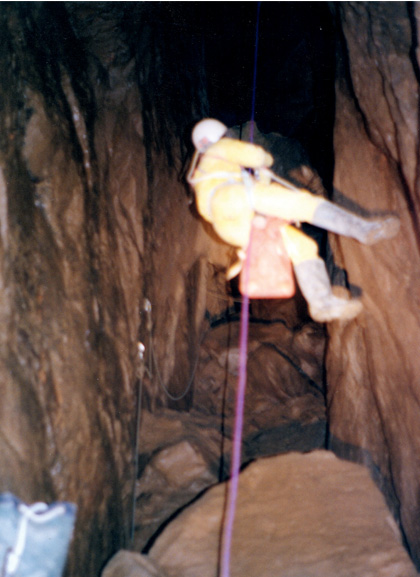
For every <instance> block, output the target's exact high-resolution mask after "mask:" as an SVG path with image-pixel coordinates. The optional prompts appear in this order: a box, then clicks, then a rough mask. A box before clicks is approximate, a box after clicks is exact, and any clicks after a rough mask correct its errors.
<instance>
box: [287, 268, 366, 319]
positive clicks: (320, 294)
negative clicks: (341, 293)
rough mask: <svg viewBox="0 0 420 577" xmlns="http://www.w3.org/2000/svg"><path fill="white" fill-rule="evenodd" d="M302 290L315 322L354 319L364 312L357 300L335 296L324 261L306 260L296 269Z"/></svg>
mask: <svg viewBox="0 0 420 577" xmlns="http://www.w3.org/2000/svg"><path fill="white" fill-rule="evenodd" d="M294 270H295V275H296V279H297V282H298V284H299V287H300V290H301V292H302V294H303V296H304V297H305V299H306V302H307V303H308V307H309V313H310V315H311V317H312V318H313V320H314V321H317V322H319V323H328V322H330V321H333V320H338V319H340V320H351V319H354V318H355V317H356V316H357V315H358V314H359V313H360V312H361V310H362V308H363V307H362V303H361V302H360V301H359V300H357V299H352V300H347V299H343V298H340V297H337V296H335V295H334V294H333V291H332V288H331V283H330V279H329V276H328V272H327V268H326V266H325V263H324V261H323V260H322V259H320V258H317V259H311V260H306V261H303V262H301V263H299V264H298V265H296V266H295V267H294Z"/></svg>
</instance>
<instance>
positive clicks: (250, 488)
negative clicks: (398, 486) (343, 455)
mask: <svg viewBox="0 0 420 577" xmlns="http://www.w3.org/2000/svg"><path fill="white" fill-rule="evenodd" d="M225 490H226V489H225V486H224V485H218V486H217V487H213V488H212V489H210V490H209V491H208V492H207V493H206V494H205V495H204V496H203V497H202V498H201V499H199V500H198V501H197V502H196V503H194V504H193V505H192V506H191V507H189V508H188V509H186V510H185V511H183V512H182V513H181V515H179V516H178V518H177V519H175V520H174V521H173V522H172V524H170V525H169V526H168V527H167V528H166V529H165V531H164V532H163V533H162V535H160V537H159V538H158V539H157V541H156V543H155V544H154V546H153V547H152V549H151V550H150V553H149V559H150V561H152V562H154V563H155V564H156V565H158V566H159V567H161V569H162V573H163V575H167V576H169V577H195V576H196V575H202V576H203V577H214V576H215V575H217V563H218V550H219V541H220V530H221V521H222V518H223V509H224V503H225ZM135 574H136V575H139V577H140V575H143V573H141V572H140V571H138V572H137V573H135ZM231 574H232V576H233V577H236V576H240V575H243V576H250V577H253V576H255V575H261V577H269V576H272V575H282V576H285V577H300V576H301V575H312V576H313V577H318V576H319V577H329V576H331V577H333V576H334V577H347V576H349V575H365V576H366V577H408V576H411V577H414V576H415V575H416V574H417V572H416V570H415V568H414V566H413V565H412V563H411V561H410V559H409V557H408V554H407V552H406V551H405V550H404V548H403V547H402V545H401V542H400V541H399V534H398V529H397V526H396V524H395V522H394V521H393V519H392V516H391V514H390V513H389V511H388V509H387V507H386V505H385V502H384V499H383V496H382V495H381V493H380V492H379V490H378V489H377V488H376V487H375V486H374V483H373V482H372V480H371V479H370V477H369V474H368V472H367V471H366V469H365V468H364V467H360V466H358V465H355V464H353V463H347V462H344V461H341V460H339V459H337V458H336V457H335V456H334V455H332V454H331V453H330V452H327V451H314V452H313V453H310V454H307V455H302V454H298V453H290V454H289V455H284V456H279V457H272V458H267V459H260V460H258V461H256V462H255V463H253V464H251V465H250V466H249V467H248V468H247V469H245V471H243V472H242V474H241V476H240V481H239V495H238V509H237V514H236V520H235V530H234V535H233V542H232V562H231Z"/></svg>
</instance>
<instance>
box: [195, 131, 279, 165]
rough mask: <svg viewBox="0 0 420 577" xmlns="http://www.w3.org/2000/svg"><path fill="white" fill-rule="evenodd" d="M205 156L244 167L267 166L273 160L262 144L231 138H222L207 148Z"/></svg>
mask: <svg viewBox="0 0 420 577" xmlns="http://www.w3.org/2000/svg"><path fill="white" fill-rule="evenodd" d="M206 156H209V157H213V158H220V159H221V160H222V159H223V160H227V161H228V162H232V163H235V164H239V165H240V166H243V167H244V168H263V167H269V166H271V165H272V164H273V162H274V160H273V157H272V156H271V154H269V153H268V152H266V151H265V150H264V148H263V147H262V146H258V145H256V144H252V142H243V141H242V140H234V139H233V138H222V139H221V140H219V142H216V144H213V145H212V146H211V147H210V148H209V149H208V150H207V152H206Z"/></svg>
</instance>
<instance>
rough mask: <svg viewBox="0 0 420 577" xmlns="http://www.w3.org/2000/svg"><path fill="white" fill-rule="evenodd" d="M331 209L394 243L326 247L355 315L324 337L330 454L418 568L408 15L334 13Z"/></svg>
mask: <svg viewBox="0 0 420 577" xmlns="http://www.w3.org/2000/svg"><path fill="white" fill-rule="evenodd" d="M335 16H336V23H337V33H338V54H337V82H336V122H335V130H334V149H335V171H334V195H333V196H334V199H335V200H336V201H337V202H339V203H341V204H343V205H346V206H349V207H352V208H355V209H356V210H359V211H360V212H361V213H363V210H366V211H369V212H370V213H371V214H375V213H381V212H387V211H390V212H394V213H396V214H398V215H399V217H400V221H401V231H400V233H399V235H398V236H397V237H396V238H394V239H392V240H389V241H386V242H383V243H380V244H378V245H375V246H372V247H365V246H361V245H359V244H357V243H356V242H354V241H352V240H348V239H344V238H338V237H332V238H331V239H330V241H331V246H332V252H333V256H334V261H335V265H334V267H333V268H334V278H335V281H336V282H337V283H338V284H340V283H344V282H346V279H345V275H343V273H342V270H340V269H345V270H346V271H347V281H348V282H349V283H350V286H351V287H352V290H353V292H354V294H358V293H359V292H360V289H361V291H362V300H363V304H364V311H363V313H362V314H361V315H360V317H358V318H357V319H356V320H355V321H354V322H352V323H350V324H347V325H342V324H338V323H332V324H331V325H330V327H329V339H330V340H329V347H328V351H329V352H328V356H327V380H328V410H329V423H330V432H331V447H332V449H333V450H335V451H336V452H337V453H338V454H339V455H342V456H344V457H346V458H351V459H355V460H358V461H361V462H364V463H366V464H367V465H368V466H369V467H370V469H371V471H372V473H373V474H374V476H375V478H376V480H377V481H378V482H379V484H380V485H381V487H382V489H383V490H384V492H385V494H386V496H387V498H388V502H389V504H390V506H391V508H392V510H393V511H394V513H395V515H396V517H397V518H398V519H399V521H400V523H401V527H402V530H403V533H404V536H405V539H406V541H407V544H408V547H409V550H410V552H411V554H412V557H413V559H414V560H415V562H416V563H417V565H418V566H419V565H420V531H419V519H420V481H419V479H420V470H419V467H420V465H419V459H418V455H419V451H420V419H419V410H420V395H419V387H420V378H419V374H420V357H419V355H418V346H419V342H420V312H419V311H420V307H419V304H420V291H419V281H420V260H419V203H420V196H419V168H420V164H419V139H418V134H419V117H418V114H419V100H418V97H419V61H418V46H417V39H418V32H419V27H418V22H419V20H418V18H419V13H418V6H417V4H416V3H405V2H391V3H385V2H377V3H376V2H375V3H373V2H344V3H339V4H337V5H336V12H335Z"/></svg>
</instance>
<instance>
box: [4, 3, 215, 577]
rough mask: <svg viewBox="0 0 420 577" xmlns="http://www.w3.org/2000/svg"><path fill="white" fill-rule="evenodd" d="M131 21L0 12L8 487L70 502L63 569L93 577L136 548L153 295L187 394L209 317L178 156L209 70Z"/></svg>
mask: <svg viewBox="0 0 420 577" xmlns="http://www.w3.org/2000/svg"><path fill="white" fill-rule="evenodd" d="M127 10H128V7H127V5H125V4H124V3H123V4H122V5H118V6H117V5H116V4H114V3H111V4H110V5H109V6H104V5H100V6H99V5H98V4H96V3H93V5H89V6H88V5H87V4H83V3H82V4H80V5H79V4H73V5H71V3H70V4H65V3H62V4H53V5H47V4H43V3H37V4H33V5H30V6H29V5H26V4H24V5H18V4H16V5H13V4H10V5H8V6H5V8H4V10H2V13H1V16H0V38H1V40H0V42H1V46H0V71H1V77H2V83H1V88H0V90H1V95H0V96H1V101H2V108H1V111H0V127H1V130H0V144H1V147H0V319H1V331H0V390H1V393H2V403H1V408H0V491H4V490H8V491H11V492H13V493H14V494H16V495H17V496H18V497H20V498H21V499H23V500H25V501H27V502H33V501H39V500H42V501H47V502H51V501H55V500H68V501H71V502H74V503H76V504H77V506H78V517H77V525H76V533H75V538H74V541H73V545H72V553H71V554H70V558H69V566H68V575H98V574H99V570H100V568H101V566H102V564H103V563H104V561H105V560H106V559H108V558H109V556H110V555H111V554H112V553H113V552H114V551H115V550H117V549H118V548H119V547H121V546H123V545H124V543H125V544H127V543H128V534H129V531H130V523H131V507H132V485H133V479H134V475H135V472H134V462H133V457H134V441H135V423H136V406H137V394H138V368H139V367H138V349H137V342H138V339H139V337H141V332H142V330H143V325H144V318H143V302H144V299H145V298H146V297H147V298H148V299H149V300H150V301H151V303H152V307H153V325H154V329H155V335H156V342H155V343H154V345H155V350H156V356H157V362H158V363H159V368H160V371H161V375H162V379H163V381H164V382H165V383H168V381H169V380H170V379H174V375H175V376H176V377H177V378H179V379H180V381H182V385H184V381H185V380H186V377H185V375H187V374H190V370H191V368H190V366H189V359H190V358H191V356H192V354H193V352H194V351H193V344H192V341H193V339H192V338H190V335H189V333H188V327H189V326H190V325H191V322H192V319H193V320H194V321H195V324H194V323H192V326H193V331H194V330H196V329H195V328H194V327H196V326H197V325H198V320H196V319H198V318H199V317H200V314H201V316H202V315H203V314H204V313H203V311H202V310H201V309H200V304H199V303H200V302H202V301H200V299H195V300H194V299H192V300H191V299H190V297H191V295H194V294H195V293H197V283H198V279H199V274H198V273H197V275H196V276H195V273H194V271H195V268H194V267H195V266H196V265H195V263H196V262H198V261H199V256H200V254H201V252H200V251H202V250H203V243H202V242H201V241H200V238H199V236H200V234H203V232H202V231H201V229H200V230H199V227H198V222H197V220H196V218H195V217H194V215H193V214H192V212H191V210H190V206H189V204H188V195H187V191H186V187H185V185H184V183H183V182H182V180H181V178H180V175H181V174H182V170H181V168H182V163H183V162H184V160H185V158H186V154H187V151H186V149H185V147H181V146H180V145H179V142H180V141H185V134H186V133H187V131H189V129H190V126H191V125H192V124H193V122H194V120H195V119H197V118H200V117H201V116H202V115H203V110H202V109H201V108H200V107H201V104H200V103H199V104H198V105H197V106H198V108H196V109H195V108H194V106H195V104H194V102H195V103H197V99H199V98H201V96H202V93H201V92H200V90H201V89H200V84H199V82H200V79H199V75H198V76H197V74H196V71H195V70H194V75H193V79H192V80H191V82H190V83H187V82H183V80H182V79H183V74H185V75H186V77H188V70H189V69H188V59H187V56H186V55H192V56H190V58H195V57H198V56H197V54H198V53H197V51H195V50H193V49H191V46H190V48H189V49H188V50H187V48H188V47H187V44H184V45H182V46H184V49H185V53H184V54H183V56H182V54H181V56H182V58H181V61H180V62H179V70H176V68H175V64H174V66H172V67H171V58H173V62H177V60H176V59H178V58H180V50H181V48H182V46H181V43H180V41H179V40H178V29H177V30H176V34H175V36H173V35H172V36H171V29H170V26H169V23H170V18H169V23H168V21H163V22H161V21H160V20H159V18H158V16H159V10H161V11H162V8H161V7H160V5H159V6H156V11H157V13H154V14H153V15H154V16H156V19H153V18H152V17H151V14H150V13H148V12H147V10H146V9H145V6H144V4H143V3H136V4H135V5H134V7H132V8H130V18H128V17H127V13H126V11H127ZM162 14H163V16H165V17H166V12H165V11H162ZM153 15H152V16H153ZM163 16H162V18H163ZM163 20H164V18H163ZM156 27H158V28H159V27H161V32H162V30H163V31H164V32H165V43H163V42H161V41H160V40H159V38H160V36H159V35H158V34H157V33H156ZM166 27H169V28H168V29H165V28H166ZM174 38H175V40H174ZM174 41H176V42H178V48H179V49H178V51H174V50H173V45H172V44H171V42H174ZM185 42H186V43H188V42H191V43H193V42H194V38H189V39H187V40H186V41H185ZM159 58H160V60H159ZM162 61H163V64H161V65H160V64H159V62H160V63H162ZM190 62H191V60H190ZM159 66H161V68H159ZM165 67H166V68H165ZM174 71H175V72H176V77H175V80H173V81H172V82H169V84H168V83H166V81H165V79H168V78H169V79H170V80H171V79H173V77H174ZM174 82H176V83H178V84H177V86H179V87H182V86H184V85H185V87H186V88H185V90H186V93H184V94H182V93H181V92H182V90H181V89H180V92H179V98H178V99H177V95H176V94H175V93H174V90H173V88H174ZM159 83H162V84H163V85H164V86H161V85H160V84H159ZM192 94H195V95H196V96H195V97H194V98H195V100H194V98H193V97H192V96H191V95H192ZM154 96H155V98H153V97H154ZM203 102H204V104H205V100H204V101H203ZM183 104H184V105H185V107H184V108H183V106H182V105H183ZM165 108H166V110H167V113H166V115H165V116H164V117H163V119H162V117H161V121H159V114H162V109H165ZM186 111H187V112H186ZM174 122H179V126H178V127H177V128H176V127H175V126H174ZM174 134H176V135H178V136H179V138H178V139H177V138H175V137H174V136H173V135H174ZM152 168H153V170H152ZM189 303H191V304H189ZM196 310H198V311H199V313H200V310H201V313H200V314H199V313H196ZM200 320H201V319H200ZM185 327H187V329H185ZM159 334H160V335H161V337H159ZM159 338H160V339H161V340H159ZM194 338H195V334H194ZM186 353H187V354H186ZM179 359H182V362H179ZM147 393H148V394H147V395H145V397H146V400H147V402H148V403H149V404H151V405H153V404H156V403H161V404H165V403H167V398H166V396H165V394H164V392H163V391H162V390H161V388H160V387H159V386H158V385H155V382H153V383H149V389H148V391H147ZM75 552H77V554H76V553H75Z"/></svg>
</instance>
